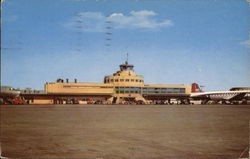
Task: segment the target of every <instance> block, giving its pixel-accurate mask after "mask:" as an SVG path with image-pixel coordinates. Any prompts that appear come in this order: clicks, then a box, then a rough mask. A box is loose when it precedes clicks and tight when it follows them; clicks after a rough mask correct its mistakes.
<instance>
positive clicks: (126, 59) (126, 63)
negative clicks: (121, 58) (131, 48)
mask: <svg viewBox="0 0 250 159" xmlns="http://www.w3.org/2000/svg"><path fill="white" fill-rule="evenodd" d="M125 64H128V53H127V59H126V62H125Z"/></svg>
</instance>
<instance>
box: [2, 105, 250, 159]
mask: <svg viewBox="0 0 250 159" xmlns="http://www.w3.org/2000/svg"><path fill="white" fill-rule="evenodd" d="M0 111H1V148H2V156H5V157H10V158H32V159H34V158H46V159H47V158H51V159H52V158H53V159H57V158H58V159H60V158H74V159H77V158H79V159H182V158H185V159H237V158H239V157H241V158H247V157H248V154H249V151H248V150H249V120H250V105H182V106H181V105H4V106H1V109H0Z"/></svg>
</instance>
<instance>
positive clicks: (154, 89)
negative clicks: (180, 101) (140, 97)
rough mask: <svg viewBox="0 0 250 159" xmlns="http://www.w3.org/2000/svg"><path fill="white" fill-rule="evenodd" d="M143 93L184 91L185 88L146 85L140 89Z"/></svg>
mask: <svg viewBox="0 0 250 159" xmlns="http://www.w3.org/2000/svg"><path fill="white" fill-rule="evenodd" d="M142 93H143V94H150V93H185V88H158V87H146V88H143V89H142Z"/></svg>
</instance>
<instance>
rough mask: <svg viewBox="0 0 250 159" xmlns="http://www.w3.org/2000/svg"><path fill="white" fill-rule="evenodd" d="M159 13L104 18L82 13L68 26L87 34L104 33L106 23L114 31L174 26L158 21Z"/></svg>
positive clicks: (93, 13) (114, 15)
mask: <svg viewBox="0 0 250 159" xmlns="http://www.w3.org/2000/svg"><path fill="white" fill-rule="evenodd" d="M157 15H158V14H157V13H155V12H154V11H149V10H141V11H131V12H130V14H129V15H124V14H123V13H112V14H110V15H109V16H104V14H102V13H100V12H81V13H78V14H77V15H76V16H75V17H73V18H72V19H71V20H70V22H68V23H67V24H66V25H67V26H70V27H71V28H72V27H73V28H75V29H78V30H80V31H86V32H103V31H105V26H106V25H107V24H106V23H107V22H108V23H110V24H109V25H111V26H112V28H114V29H148V30H149V29H151V30H152V29H159V28H162V27H168V26H172V25H174V24H173V22H172V21H171V20H168V19H165V20H162V21H159V20H157V19H156V18H157Z"/></svg>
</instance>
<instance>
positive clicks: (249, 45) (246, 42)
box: [240, 39, 250, 47]
mask: <svg viewBox="0 0 250 159" xmlns="http://www.w3.org/2000/svg"><path fill="white" fill-rule="evenodd" d="M240 44H241V45H244V46H246V47H250V39H249V40H246V41H243V42H241V43H240Z"/></svg>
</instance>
